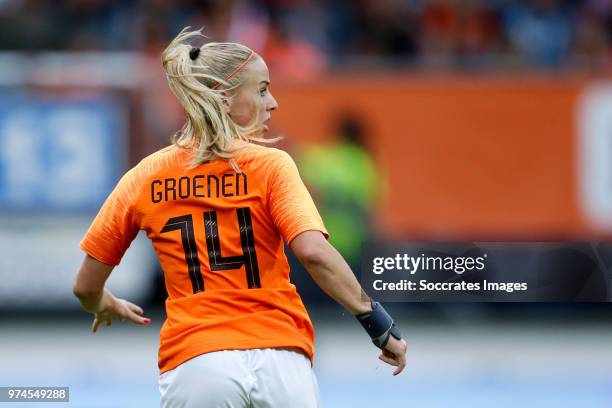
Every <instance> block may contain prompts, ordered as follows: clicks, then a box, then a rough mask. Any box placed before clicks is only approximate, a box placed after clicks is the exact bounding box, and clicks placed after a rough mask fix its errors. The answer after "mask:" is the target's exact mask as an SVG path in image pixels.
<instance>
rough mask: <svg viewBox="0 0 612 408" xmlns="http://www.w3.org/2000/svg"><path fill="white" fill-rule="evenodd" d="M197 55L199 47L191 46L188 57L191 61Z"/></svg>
mask: <svg viewBox="0 0 612 408" xmlns="http://www.w3.org/2000/svg"><path fill="white" fill-rule="evenodd" d="M198 55H200V47H191V51H189V58H191V60H192V61H195V60H196V58H198Z"/></svg>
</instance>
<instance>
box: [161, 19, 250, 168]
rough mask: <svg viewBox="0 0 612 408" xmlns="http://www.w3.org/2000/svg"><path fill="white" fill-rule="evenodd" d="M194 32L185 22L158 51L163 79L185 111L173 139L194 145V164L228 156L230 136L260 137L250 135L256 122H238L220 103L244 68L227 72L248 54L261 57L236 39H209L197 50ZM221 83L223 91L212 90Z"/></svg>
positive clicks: (181, 144)
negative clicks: (176, 34) (221, 41)
mask: <svg viewBox="0 0 612 408" xmlns="http://www.w3.org/2000/svg"><path fill="white" fill-rule="evenodd" d="M196 37H203V34H202V33H201V32H200V30H196V31H189V27H187V28H185V29H183V31H181V32H180V34H179V35H178V36H176V38H175V39H174V40H172V42H171V43H170V45H169V46H168V47H167V48H166V49H165V50H164V52H163V53H162V64H163V66H164V70H165V72H166V78H167V79H168V84H169V85H170V89H171V90H172V92H173V93H174V95H175V96H176V97H177V98H178V100H179V102H180V103H181V105H182V106H183V110H184V111H185V115H186V116H187V122H186V123H185V124H184V125H183V127H182V128H181V130H180V131H179V132H177V134H176V135H175V136H174V138H173V143H174V144H175V145H177V146H179V147H182V148H194V149H196V152H195V156H194V159H193V163H192V164H193V165H194V166H196V165H198V164H200V163H203V162H207V161H210V160H214V159H217V158H222V159H232V158H233V157H234V154H233V153H232V151H233V150H232V149H235V147H234V141H235V140H243V141H249V140H260V139H258V138H257V137H255V136H254V134H255V132H256V131H257V129H256V124H255V123H254V124H253V125H251V126H249V127H241V126H238V125H237V124H236V123H234V122H233V121H232V119H231V117H230V116H229V113H228V112H227V109H226V107H225V106H224V104H225V103H227V101H226V100H224V99H225V98H231V95H232V93H233V91H235V90H236V88H237V87H238V86H239V85H240V83H241V82H242V79H243V78H242V75H241V74H242V73H243V72H244V69H242V70H240V72H234V73H233V74H232V72H233V71H235V69H236V67H239V66H240V64H243V63H244V62H245V61H247V59H249V58H250V59H251V60H253V59H255V58H260V57H259V56H258V55H257V54H255V53H254V52H253V51H252V50H251V49H250V48H248V47H246V46H244V45H242V44H237V43H215V42H211V43H207V44H205V45H204V46H202V47H201V48H200V50H199V52H197V50H195V49H194V48H193V47H192V46H191V45H189V43H188V42H189V41H190V40H193V39H194V38H196ZM193 51H196V52H193ZM190 53H191V55H190ZM192 57H195V58H193V59H192ZM245 65H246V64H245ZM230 74H232V75H230ZM228 76H230V77H229V78H228ZM225 78H227V80H226V79H225ZM220 86H223V87H224V89H223V91H222V90H219V89H217V88H219V87H220Z"/></svg>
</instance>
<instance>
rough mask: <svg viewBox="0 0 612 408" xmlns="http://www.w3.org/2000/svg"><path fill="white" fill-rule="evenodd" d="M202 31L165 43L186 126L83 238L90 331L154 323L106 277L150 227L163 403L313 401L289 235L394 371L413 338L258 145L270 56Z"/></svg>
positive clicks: (289, 167)
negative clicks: (156, 268)
mask: <svg viewBox="0 0 612 408" xmlns="http://www.w3.org/2000/svg"><path fill="white" fill-rule="evenodd" d="M201 35H202V34H201V33H200V32H199V31H189V30H188V29H185V30H183V31H182V32H181V33H180V34H179V35H178V36H177V37H176V38H175V39H174V40H173V41H172V42H171V43H170V45H169V46H168V48H166V50H165V51H164V52H163V54H162V62H163V66H164V69H165V72H166V76H167V79H168V83H169V85H170V88H171V90H172V91H173V93H174V94H175V95H176V97H177V98H178V100H179V102H180V103H181V105H182V106H183V108H184V111H185V115H186V123H185V125H184V126H183V128H182V129H181V130H180V131H179V132H178V133H177V135H175V138H174V140H173V144H172V145H171V146H169V147H167V148H165V149H162V150H160V151H158V152H156V153H154V154H152V155H150V156H149V157H147V158H145V159H144V160H142V161H141V162H140V163H139V164H138V165H137V166H136V167H134V168H133V169H131V170H130V171H129V172H128V173H127V174H125V176H124V177H123V178H122V179H121V180H120V181H119V183H118V185H117V187H116V188H115V189H114V191H113V192H112V193H111V194H110V196H109V197H108V199H107V200H106V202H105V204H104V205H103V207H102V209H101V210H100V212H99V213H98V215H97V217H96V218H95V220H94V221H93V224H92V225H91V227H90V229H89V231H88V232H87V234H86V235H85V237H84V238H83V240H82V242H81V248H82V249H83V250H84V251H85V252H86V256H85V260H84V262H83V266H82V267H81V269H80V271H79V272H78V274H77V276H76V279H75V285H74V292H75V294H76V296H77V297H78V298H79V299H80V301H81V304H82V306H83V308H84V309H85V310H86V311H88V312H90V313H94V314H95V318H94V321H93V326H92V328H93V331H94V332H95V331H97V330H98V327H99V326H100V325H101V324H103V323H106V325H108V326H110V325H111V323H112V320H113V319H120V320H126V319H127V320H130V321H132V322H134V323H136V324H148V323H149V322H150V321H149V319H147V318H145V317H144V316H143V310H142V309H141V308H140V307H139V306H137V305H135V304H133V303H130V302H128V301H126V300H123V299H119V298H116V297H114V296H113V295H112V294H111V293H110V292H109V291H108V290H106V289H104V284H105V281H106V279H107V278H108V276H109V275H110V273H111V271H112V270H113V267H114V266H115V265H117V264H118V263H119V261H120V260H121V258H122V256H123V254H124V253H125V251H126V250H127V248H128V246H129V245H130V242H131V241H132V240H133V239H134V237H135V235H136V233H137V232H138V231H139V230H144V231H146V233H147V236H148V237H149V239H150V240H151V241H152V244H153V246H154V248H155V250H156V252H157V255H158V257H159V261H160V263H161V265H162V268H163V270H164V275H165V283H166V289H167V292H168V299H167V300H166V314H167V319H166V321H165V322H164V324H163V327H162V329H161V333H160V347H159V361H158V365H159V369H160V377H159V389H160V392H161V405H162V407H281V406H291V407H316V406H318V404H319V402H318V386H317V382H316V379H315V376H314V373H313V370H312V359H313V352H314V350H313V339H314V330H313V326H312V323H311V322H310V319H309V317H308V314H307V312H306V310H305V308H304V305H303V304H302V301H301V299H300V297H299V295H298V293H297V292H296V289H295V287H294V286H293V285H292V284H291V283H290V281H289V266H288V263H287V259H286V257H285V253H284V245H283V242H286V243H287V244H288V245H289V247H290V248H291V250H292V251H293V252H294V253H295V254H296V255H297V257H298V258H299V259H300V260H301V262H302V263H303V264H304V266H305V267H306V269H307V270H308V271H309V273H310V274H311V275H312V277H313V279H314V280H315V281H316V282H317V284H318V285H319V286H320V287H321V288H322V289H323V290H324V291H325V292H326V293H328V294H329V295H330V296H331V297H332V298H333V299H335V300H336V301H337V302H338V303H340V304H341V305H342V306H344V307H345V308H346V309H347V310H349V311H350V312H351V313H352V314H354V315H356V316H357V318H358V320H359V321H360V322H361V324H362V325H363V326H364V328H365V329H366V331H367V332H368V334H369V335H370V336H371V337H372V339H373V341H374V343H375V344H376V345H377V346H378V347H379V348H381V349H382V353H381V355H380V357H379V358H380V359H381V360H382V361H384V362H386V363H388V364H391V365H393V366H396V367H397V368H396V370H395V372H394V374H399V373H400V372H401V371H402V370H403V368H404V366H405V352H406V343H405V341H404V340H402V339H401V335H400V334H399V331H398V329H397V328H396V327H395V324H394V323H393V320H392V319H391V317H390V316H389V315H388V314H387V313H386V312H385V311H384V309H383V308H382V306H380V304H378V303H376V302H371V301H370V300H368V299H367V298H366V297H365V296H363V295H362V290H361V287H360V285H359V283H358V282H357V280H356V279H355V277H354V275H353V273H352V272H351V270H350V269H349V267H348V266H347V264H346V263H345V262H344V260H343V259H342V257H341V256H340V255H339V254H338V252H337V251H336V250H335V249H334V248H333V247H332V246H331V245H330V244H329V243H328V242H327V240H326V238H327V231H326V230H325V226H324V225H323V222H322V221H321V218H320V216H319V214H318V212H317V209H316V208H315V205H314V204H313V202H312V199H311V198H310V195H309V193H308V191H307V190H306V188H305V187H304V184H303V183H302V181H301V179H300V176H299V174H298V171H297V169H296V166H295V164H294V162H293V160H292V159H291V158H290V156H289V155H288V154H287V153H285V152H283V151H281V150H278V149H274V148H270V147H263V146H260V145H256V144H253V143H252V141H263V136H264V133H265V132H266V131H267V130H268V126H267V122H268V120H269V119H270V116H271V113H272V112H273V111H274V110H275V109H277V107H278V104H277V102H276V100H275V99H274V97H273V96H272V94H271V92H270V77H269V73H268V68H267V67H266V64H265V62H264V60H263V59H262V58H261V57H260V56H259V55H257V54H256V53H255V52H254V51H252V50H251V49H249V48H248V47H246V46H244V45H241V44H234V43H207V44H205V45H204V46H202V47H193V46H191V45H189V43H190V42H192V41H193V40H196V39H197V38H198V37H200V36H201Z"/></svg>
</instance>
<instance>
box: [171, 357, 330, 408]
mask: <svg viewBox="0 0 612 408" xmlns="http://www.w3.org/2000/svg"><path fill="white" fill-rule="evenodd" d="M159 391H160V393H161V407H162V408H208V407H211V408H213V407H214V408H221V407H223V408H225V407H227V408H272V407H288V406H290V407H292V408H314V407H318V406H319V386H318V384H317V379H316V378H315V375H314V371H313V370H312V366H311V365H310V360H309V359H308V358H307V357H306V356H304V355H303V354H301V353H298V352H295V351H291V350H285V349H253V350H223V351H215V352H212V353H206V354H202V355H200V356H197V357H194V358H192V359H191V360H188V361H185V362H184V363H183V364H181V365H179V366H178V367H176V368H175V369H173V370H170V371H166V372H165V373H163V374H161V375H160V376H159Z"/></svg>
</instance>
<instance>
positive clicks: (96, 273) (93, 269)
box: [73, 255, 151, 333]
mask: <svg viewBox="0 0 612 408" xmlns="http://www.w3.org/2000/svg"><path fill="white" fill-rule="evenodd" d="M113 268H114V267H113V266H112V265H107V264H105V263H103V262H100V261H98V260H97V259H95V258H93V257H91V256H89V255H85V260H84V261H83V265H82V266H81V269H80V270H79V272H78V273H77V275H76V277H75V280H74V286H73V292H74V295H75V296H76V297H77V298H78V299H79V301H80V302H81V306H82V307H83V309H85V310H86V311H87V312H89V313H93V314H95V318H94V322H93V324H92V330H93V332H94V333H95V332H96V331H97V330H98V327H99V325H100V323H102V322H105V323H106V325H107V326H110V325H111V324H112V322H113V318H115V319H119V320H126V319H127V320H130V321H132V322H134V323H136V324H148V323H150V322H151V320H150V319H148V318H146V317H143V316H142V314H143V313H144V312H143V310H142V308H141V307H140V306H138V305H135V304H133V303H131V302H128V301H127V300H124V299H119V298H116V297H114V296H113V295H112V294H111V293H110V292H109V291H108V290H106V289H105V288H104V284H105V283H106V280H107V279H108V277H109V276H110V274H111V272H112V271H113Z"/></svg>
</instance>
